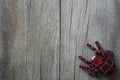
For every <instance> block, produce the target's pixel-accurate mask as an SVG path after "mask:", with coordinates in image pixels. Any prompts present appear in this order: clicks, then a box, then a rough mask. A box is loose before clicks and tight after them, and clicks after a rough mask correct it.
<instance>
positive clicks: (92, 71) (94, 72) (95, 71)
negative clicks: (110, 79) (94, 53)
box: [89, 67, 99, 77]
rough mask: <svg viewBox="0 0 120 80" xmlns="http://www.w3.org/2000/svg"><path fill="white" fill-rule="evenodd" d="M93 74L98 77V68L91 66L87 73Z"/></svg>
mask: <svg viewBox="0 0 120 80" xmlns="http://www.w3.org/2000/svg"><path fill="white" fill-rule="evenodd" d="M93 74H94V75H95V77H99V74H98V70H97V69H95V68H94V67H91V71H90V72H89V75H90V76H92V75H93Z"/></svg>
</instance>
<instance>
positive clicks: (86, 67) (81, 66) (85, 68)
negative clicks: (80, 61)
mask: <svg viewBox="0 0 120 80" xmlns="http://www.w3.org/2000/svg"><path fill="white" fill-rule="evenodd" d="M79 67H80V68H81V69H83V70H85V71H87V70H89V69H90V67H89V66H83V65H80V66H79Z"/></svg>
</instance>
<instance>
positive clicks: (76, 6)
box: [0, 0, 120, 80]
mask: <svg viewBox="0 0 120 80" xmlns="http://www.w3.org/2000/svg"><path fill="white" fill-rule="evenodd" d="M96 40H98V41H99V42H100V43H101V44H102V46H103V47H104V49H110V50H112V51H113V52H114V53H115V56H114V58H115V61H116V64H117V67H118V68H119V67H120V0H0V80H120V71H118V72H117V73H116V75H114V76H113V77H111V78H105V77H100V78H98V79H96V78H95V77H90V76H88V74H87V73H86V72H84V71H83V70H81V69H79V65H80V64H84V63H83V62H81V61H80V60H79V59H78V56H79V55H83V56H84V57H85V58H87V59H91V57H92V56H93V55H94V53H93V52H92V51H91V50H89V49H88V48H87V47H86V43H88V42H89V43H91V44H93V45H94V42H95V41H96ZM84 65H85V64H84Z"/></svg>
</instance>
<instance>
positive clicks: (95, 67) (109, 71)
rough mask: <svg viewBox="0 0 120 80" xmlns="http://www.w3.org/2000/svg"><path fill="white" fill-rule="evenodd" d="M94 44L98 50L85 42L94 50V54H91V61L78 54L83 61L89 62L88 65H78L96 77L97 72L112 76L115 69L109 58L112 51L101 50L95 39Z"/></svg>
mask: <svg viewBox="0 0 120 80" xmlns="http://www.w3.org/2000/svg"><path fill="white" fill-rule="evenodd" d="M95 44H96V46H97V47H98V50H97V49H95V48H94V47H93V46H92V45H90V44H89V43H88V44H87V46H88V47H89V48H90V49H92V50H93V51H94V52H95V56H93V58H92V60H91V61H88V60H86V59H85V58H83V57H82V56H79V58H80V59H81V60H82V61H83V62H85V63H87V64H89V65H90V66H83V65H80V66H79V67H80V68H81V69H83V70H85V71H88V70H90V71H89V75H90V76H92V75H93V74H94V75H95V76H96V77H98V76H99V74H103V75H104V76H112V75H113V74H115V72H116V71H117V69H116V66H115V63H114V61H113V60H111V58H110V56H112V55H113V52H112V51H109V50H107V51H103V50H102V48H101V45H100V43H99V42H98V41H96V42H95Z"/></svg>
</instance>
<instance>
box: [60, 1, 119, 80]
mask: <svg viewBox="0 0 120 80" xmlns="http://www.w3.org/2000/svg"><path fill="white" fill-rule="evenodd" d="M115 2H116V3H115ZM116 4H117V5H116ZM101 5H102V6H101ZM115 5H116V6H115ZM117 7H119V0H116V1H112V0H108V1H104V0H102V1H95V0H93V1H90V0H75V1H72V0H69V1H68V0H62V2H61V36H62V37H61V56H60V59H61V63H60V70H61V71H60V73H61V74H60V78H61V80H109V79H108V78H105V77H102V78H100V79H97V78H94V77H90V76H88V74H87V73H86V72H84V71H83V70H80V69H79V64H83V63H82V62H81V61H80V60H79V59H78V56H79V55H83V56H84V57H85V58H87V59H88V60H90V59H91V57H92V56H93V55H94V54H93V52H92V51H90V50H89V49H88V48H87V47H86V44H87V42H90V43H92V44H93V45H94V46H95V44H94V42H95V41H96V40H98V41H100V42H101V44H102V45H103V47H104V48H105V49H109V48H110V49H111V50H113V51H114V52H115V53H116V56H119V49H118V47H119V46H118V45H119V37H117V38H116V37H115V36H118V34H119V32H120V31H119V23H118V21H119V17H116V16H119V15H118V14H119V9H118V8H117ZM115 8H117V9H115ZM115 10H116V11H115ZM117 10H118V11H117ZM116 21H117V23H116ZM115 31H116V32H115ZM116 34H117V35H116ZM114 38H116V39H117V40H116V39H114ZM114 43H118V44H117V45H116V44H114ZM113 45H114V48H112V47H113ZM116 49H118V50H116ZM115 50H116V51H115ZM116 60H119V58H117V57H116ZM84 65H85V64H84ZM118 67H119V63H118ZM73 68H74V69H73ZM118 75H119V72H118V73H117V74H116V75H115V76H114V77H113V78H112V79H117V76H118Z"/></svg>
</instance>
